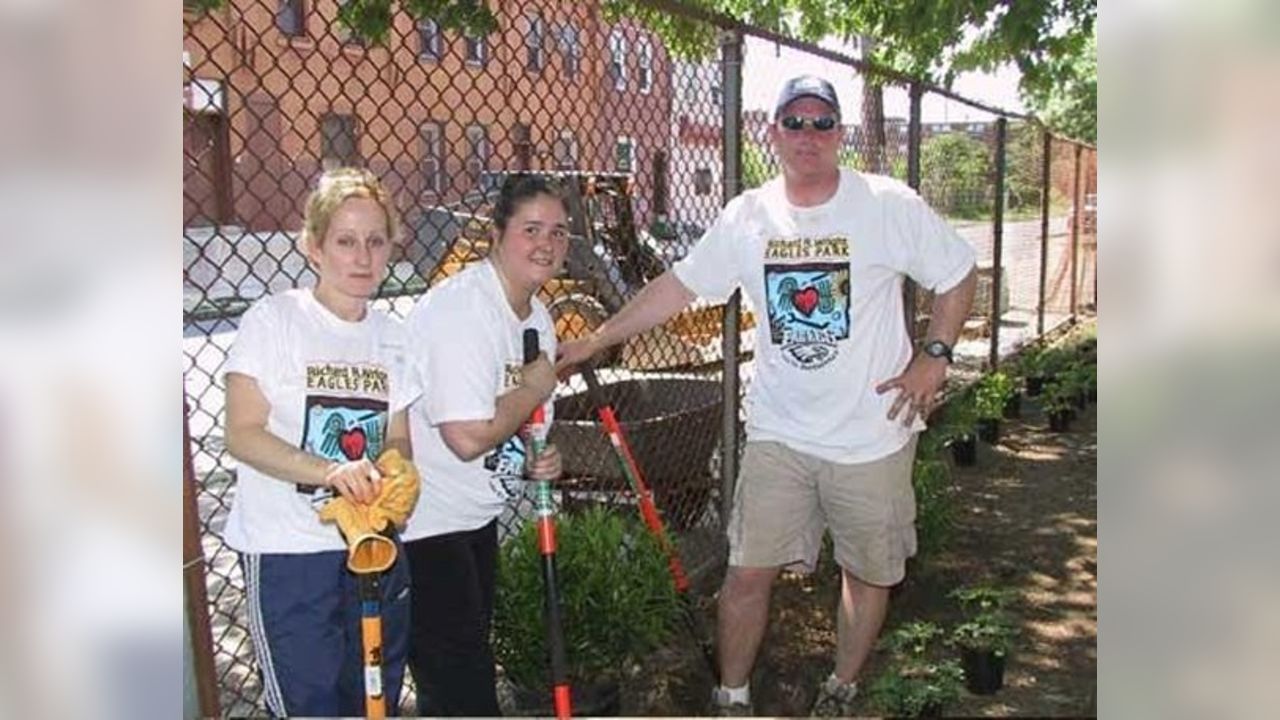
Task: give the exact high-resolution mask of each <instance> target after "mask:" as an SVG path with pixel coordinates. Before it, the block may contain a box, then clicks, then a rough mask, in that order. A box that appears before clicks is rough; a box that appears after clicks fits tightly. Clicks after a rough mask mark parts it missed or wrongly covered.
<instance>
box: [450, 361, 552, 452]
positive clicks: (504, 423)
mask: <svg viewBox="0 0 1280 720" xmlns="http://www.w3.org/2000/svg"><path fill="white" fill-rule="evenodd" d="M520 377H521V382H520V385H518V386H517V387H516V388H515V389H513V390H511V391H510V392H507V393H506V394H504V395H501V396H500V397H499V398H498V400H497V403H496V405H495V407H494V413H493V417H492V418H491V419H489V420H460V421H456V422H445V423H441V424H440V437H441V438H442V439H443V440H444V443H445V445H448V446H449V449H450V450H452V451H453V453H454V454H455V455H457V456H458V457H459V458H460V459H462V460H464V461H468V462H469V461H471V460H474V459H476V458H478V457H480V456H481V455H484V454H485V453H487V452H489V451H490V450H492V449H494V448H495V447H497V446H498V445H501V444H502V443H504V442H506V441H507V438H510V437H511V436H512V435H514V434H515V433H516V431H517V430H519V429H520V426H521V425H522V424H523V423H524V422H525V421H526V420H528V419H529V415H531V414H532V413H533V410H534V408H536V407H538V406H539V405H541V404H542V403H543V402H545V401H546V399H547V398H548V397H550V396H551V393H552V391H554V390H555V387H556V376H555V371H554V370H553V369H552V367H551V361H550V360H548V359H547V356H546V355H545V354H543V355H540V356H539V357H538V359H537V360H534V361H533V362H531V363H529V364H528V365H525V366H524V367H523V368H522V369H521V371H520Z"/></svg>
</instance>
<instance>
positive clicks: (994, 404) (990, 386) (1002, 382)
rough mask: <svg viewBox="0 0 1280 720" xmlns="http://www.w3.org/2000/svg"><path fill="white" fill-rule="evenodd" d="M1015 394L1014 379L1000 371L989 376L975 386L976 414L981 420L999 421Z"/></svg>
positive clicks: (974, 407) (974, 405)
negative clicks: (1006, 404) (1005, 405)
mask: <svg viewBox="0 0 1280 720" xmlns="http://www.w3.org/2000/svg"><path fill="white" fill-rule="evenodd" d="M1013 393H1014V386H1013V378H1011V377H1009V376H1008V375H1006V374H1004V373H1002V372H999V371H996V372H993V373H989V374H987V375H986V376H984V377H983V378H982V379H981V380H979V381H978V383H977V384H976V385H975V386H974V389H973V410H974V413H975V414H976V415H977V416H978V419H980V420H999V419H1000V418H1002V417H1004V404H1005V403H1006V402H1008V400H1009V398H1011V397H1013Z"/></svg>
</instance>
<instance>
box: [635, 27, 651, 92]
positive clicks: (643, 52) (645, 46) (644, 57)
mask: <svg viewBox="0 0 1280 720" xmlns="http://www.w3.org/2000/svg"><path fill="white" fill-rule="evenodd" d="M639 60H640V71H639V73H638V75H639V81H640V83H639V84H640V92H642V93H646V94H647V93H648V92H649V91H650V90H652V89H653V46H652V45H650V44H649V41H647V40H643V41H641V42H640V51H639Z"/></svg>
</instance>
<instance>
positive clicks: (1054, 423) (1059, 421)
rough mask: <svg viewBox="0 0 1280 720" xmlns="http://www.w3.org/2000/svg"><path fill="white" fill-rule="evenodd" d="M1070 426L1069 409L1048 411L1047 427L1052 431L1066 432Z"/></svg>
mask: <svg viewBox="0 0 1280 720" xmlns="http://www.w3.org/2000/svg"><path fill="white" fill-rule="evenodd" d="M1069 427H1071V411H1070V410H1054V411H1053V412H1051V413H1049V429H1050V430H1052V431H1053V432H1066V431H1067V428H1069Z"/></svg>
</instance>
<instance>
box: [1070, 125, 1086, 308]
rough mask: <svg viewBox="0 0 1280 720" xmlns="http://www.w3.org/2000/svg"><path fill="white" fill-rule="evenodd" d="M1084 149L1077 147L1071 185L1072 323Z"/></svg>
mask: <svg viewBox="0 0 1280 720" xmlns="http://www.w3.org/2000/svg"><path fill="white" fill-rule="evenodd" d="M1083 150H1084V148H1083V147H1082V146H1080V145H1079V144H1077V145H1076V172H1075V179H1074V181H1073V182H1072V183H1071V194H1072V200H1071V202H1072V208H1071V323H1072V324H1075V322H1076V302H1077V298H1076V285H1077V284H1078V283H1079V280H1080V279H1079V277H1078V274H1079V267H1078V266H1077V264H1076V263H1077V261H1078V259H1079V255H1080V155H1081V154H1082V152H1083Z"/></svg>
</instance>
